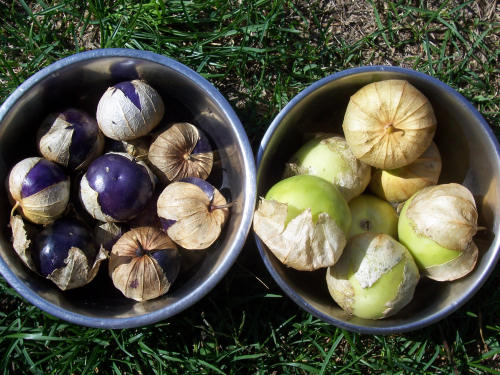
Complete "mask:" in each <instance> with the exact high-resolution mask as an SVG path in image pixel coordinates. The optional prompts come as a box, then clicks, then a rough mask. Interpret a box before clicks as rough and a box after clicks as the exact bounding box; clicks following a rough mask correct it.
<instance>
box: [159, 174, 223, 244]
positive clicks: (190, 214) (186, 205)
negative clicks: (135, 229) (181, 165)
mask: <svg viewBox="0 0 500 375" xmlns="http://www.w3.org/2000/svg"><path fill="white" fill-rule="evenodd" d="M198 180H199V181H197V184H194V183H190V182H183V181H176V182H173V183H171V184H170V185H167V187H166V188H165V189H164V190H163V191H162V193H161V194H160V196H159V198H158V202H157V212H158V216H159V217H160V220H162V222H163V223H165V224H167V225H166V226H165V228H166V232H167V234H168V235H169V237H170V238H171V239H172V240H173V241H174V242H175V243H177V244H178V245H179V246H182V247H183V248H185V249H189V250H203V249H206V248H207V247H209V246H210V245H212V244H213V243H214V242H215V240H217V238H218V237H219V236H220V233H221V231H222V227H223V226H224V224H225V222H226V221H227V218H228V217H229V208H228V204H227V201H226V199H225V198H224V196H223V195H222V194H221V193H220V192H219V191H218V190H217V189H215V188H214V187H213V186H211V185H210V184H208V183H207V182H206V181H204V180H201V179H198ZM200 181H201V182H200ZM202 183H204V184H202ZM200 186H201V187H200Z"/></svg>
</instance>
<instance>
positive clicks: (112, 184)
mask: <svg viewBox="0 0 500 375" xmlns="http://www.w3.org/2000/svg"><path fill="white" fill-rule="evenodd" d="M85 176H86V178H87V181H88V183H89V185H90V187H91V188H92V189H93V190H95V191H96V192H97V193H98V197H97V202H98V203H99V205H100V207H101V210H102V212H103V213H104V214H106V215H108V216H110V217H112V218H114V219H115V220H119V221H126V220H130V219H132V218H133V217H135V216H136V215H137V214H138V213H139V212H141V211H142V210H143V209H144V208H145V207H146V205H147V203H148V201H149V200H150V199H151V198H152V196H153V183H152V182H151V178H150V177H149V174H148V172H147V171H146V168H145V167H143V166H142V165H140V164H137V163H136V162H134V161H132V160H130V159H128V158H126V157H124V156H121V155H117V154H111V153H110V154H105V155H103V156H100V157H98V158H97V159H95V160H94V161H93V162H92V163H91V164H90V165H89V167H88V169H87V173H86V174H85Z"/></svg>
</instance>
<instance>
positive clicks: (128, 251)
mask: <svg viewBox="0 0 500 375" xmlns="http://www.w3.org/2000/svg"><path fill="white" fill-rule="evenodd" d="M180 264H181V262H180V255H179V252H178V250H177V246H176V245H175V243H174V242H173V241H172V240H171V239H170V238H169V237H168V235H167V234H165V233H163V232H162V231H161V230H159V229H157V228H154V227H139V228H133V229H131V230H130V231H128V232H126V233H125V234H123V235H122V236H121V237H120V239H118V241H117V242H116V243H115V244H114V246H113V249H112V251H111V255H110V259H109V274H110V276H111V278H112V280H113V284H114V285H115V287H116V288H117V289H119V290H120V291H121V292H122V293H123V295H124V296H125V297H127V298H132V299H134V300H136V301H146V300H150V299H153V298H157V297H160V296H162V295H164V294H165V293H167V292H168V290H169V289H170V287H171V285H172V284H173V282H174V281H175V279H176V278H177V275H178V273H179V269H180Z"/></svg>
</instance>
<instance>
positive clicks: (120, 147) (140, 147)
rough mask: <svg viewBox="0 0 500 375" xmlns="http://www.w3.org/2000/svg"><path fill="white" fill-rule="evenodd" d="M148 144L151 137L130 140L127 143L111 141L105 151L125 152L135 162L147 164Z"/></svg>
mask: <svg viewBox="0 0 500 375" xmlns="http://www.w3.org/2000/svg"><path fill="white" fill-rule="evenodd" d="M150 144H151V137H150V136H149V135H146V136H144V137H140V138H136V139H130V140H128V141H111V144H110V147H109V148H108V149H107V151H111V152H125V153H127V154H129V155H130V156H132V157H133V158H134V159H135V160H138V161H142V162H146V163H147V162H149V161H148V152H149V146H150Z"/></svg>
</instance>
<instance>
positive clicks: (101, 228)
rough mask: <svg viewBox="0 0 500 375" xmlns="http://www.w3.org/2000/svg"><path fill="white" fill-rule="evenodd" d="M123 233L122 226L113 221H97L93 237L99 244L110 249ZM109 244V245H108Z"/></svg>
mask: <svg viewBox="0 0 500 375" xmlns="http://www.w3.org/2000/svg"><path fill="white" fill-rule="evenodd" d="M122 234H123V232H122V228H121V227H120V226H119V225H118V224H116V223H113V222H110V221H107V222H104V223H102V222H99V223H97V224H96V226H95V227H94V238H95V241H96V243H97V244H98V245H99V246H102V247H104V248H105V249H106V250H108V251H111V248H112V247H113V245H114V243H115V242H116V240H117V239H118V238H120V237H121V235H122ZM110 245H111V246H110Z"/></svg>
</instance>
